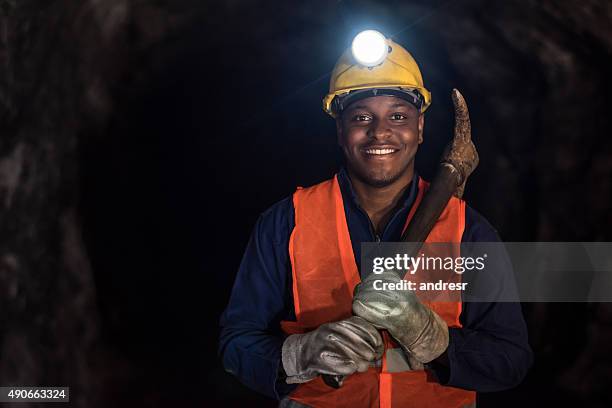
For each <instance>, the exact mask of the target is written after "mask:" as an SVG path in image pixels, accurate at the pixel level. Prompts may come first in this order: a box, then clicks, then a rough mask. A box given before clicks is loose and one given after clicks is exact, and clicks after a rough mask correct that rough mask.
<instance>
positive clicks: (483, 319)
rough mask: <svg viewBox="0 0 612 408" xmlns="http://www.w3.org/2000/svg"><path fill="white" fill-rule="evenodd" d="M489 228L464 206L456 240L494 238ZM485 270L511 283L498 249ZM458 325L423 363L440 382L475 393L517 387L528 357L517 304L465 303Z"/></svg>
mask: <svg viewBox="0 0 612 408" xmlns="http://www.w3.org/2000/svg"><path fill="white" fill-rule="evenodd" d="M499 241H500V239H499V236H498V234H497V232H496V231H495V229H493V227H491V225H490V224H489V223H488V222H487V221H486V220H485V219H484V217H482V216H481V215H480V214H478V213H477V212H476V211H474V210H473V209H471V208H469V207H467V209H466V230H465V233H464V234H463V239H462V242H464V243H465V242H499ZM502 255H503V256H496V257H489V260H493V259H495V262H496V263H495V265H488V266H487V269H488V270H491V271H494V272H495V273H496V278H497V279H499V283H500V285H514V283H513V281H512V280H513V279H514V278H513V275H512V266H511V264H510V262H509V259H508V258H507V255H506V254H505V253H504V254H502ZM462 306H463V307H462V312H461V316H460V321H461V324H462V326H463V327H461V328H450V329H449V346H448V349H447V351H446V353H444V354H443V355H442V356H440V357H439V358H438V359H437V360H435V361H434V362H432V363H430V364H429V365H428V367H429V368H430V369H433V370H434V372H435V373H436V374H437V376H438V378H439V380H440V382H441V383H442V384H445V385H450V386H454V387H459V388H464V389H471V390H476V391H479V392H491V391H500V390H504V389H508V388H512V387H515V386H517V385H518V384H519V383H520V382H521V381H522V380H523V378H524V377H525V375H526V374H527V370H528V369H529V367H530V366H531V364H532V361H533V355H532V351H531V348H530V347H529V343H528V338H527V326H526V324H525V321H524V319H523V314H522V311H521V305H520V303H501V302H500V303H481V302H474V303H466V302H464V303H463V305H462Z"/></svg>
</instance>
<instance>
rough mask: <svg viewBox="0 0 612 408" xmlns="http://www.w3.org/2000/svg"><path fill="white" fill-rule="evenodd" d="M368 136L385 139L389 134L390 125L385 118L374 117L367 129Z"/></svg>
mask: <svg viewBox="0 0 612 408" xmlns="http://www.w3.org/2000/svg"><path fill="white" fill-rule="evenodd" d="M368 136H369V137H370V138H371V139H379V140H383V139H386V138H388V137H390V136H391V127H390V126H389V124H388V123H387V121H386V120H381V119H374V120H373V121H372V124H371V126H370V129H368Z"/></svg>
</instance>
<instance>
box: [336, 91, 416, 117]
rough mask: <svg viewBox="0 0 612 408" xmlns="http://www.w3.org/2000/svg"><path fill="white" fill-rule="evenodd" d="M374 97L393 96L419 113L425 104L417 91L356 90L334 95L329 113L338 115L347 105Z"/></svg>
mask: <svg viewBox="0 0 612 408" xmlns="http://www.w3.org/2000/svg"><path fill="white" fill-rule="evenodd" d="M375 96H393V97H395V98H400V99H403V100H405V101H406V102H408V103H409V104H411V105H412V106H414V107H415V108H416V109H417V110H418V111H419V112H421V110H422V108H423V104H424V103H425V97H424V96H423V95H422V94H421V93H420V92H419V91H418V90H417V89H402V88H386V87H385V88H367V89H358V90H354V91H351V92H348V93H345V94H343V95H336V96H335V97H334V98H333V99H332V101H331V106H330V108H331V111H332V112H333V113H334V115H338V114H340V113H341V112H342V111H343V110H345V109H346V108H348V106H349V105H351V104H353V103H355V102H357V101H360V100H362V99H365V98H371V97H375Z"/></svg>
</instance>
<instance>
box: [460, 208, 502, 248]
mask: <svg viewBox="0 0 612 408" xmlns="http://www.w3.org/2000/svg"><path fill="white" fill-rule="evenodd" d="M498 241H501V239H500V237H499V233H498V232H497V230H496V229H495V228H494V227H493V226H492V225H491V223H490V222H489V221H488V220H487V219H486V218H485V217H484V216H483V215H482V214H480V213H479V212H478V211H476V210H475V209H474V208H472V207H471V206H469V205H468V204H466V205H465V231H464V232H463V238H462V242H498Z"/></svg>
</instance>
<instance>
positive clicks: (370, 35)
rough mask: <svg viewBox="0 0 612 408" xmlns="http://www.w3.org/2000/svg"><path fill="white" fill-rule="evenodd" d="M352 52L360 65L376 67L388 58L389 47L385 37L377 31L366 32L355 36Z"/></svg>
mask: <svg viewBox="0 0 612 408" xmlns="http://www.w3.org/2000/svg"><path fill="white" fill-rule="evenodd" d="M351 51H352V52H353V57H354V58H355V60H356V61H357V62H358V63H359V64H361V65H364V66H366V67H375V66H376V65H378V64H380V63H381V62H383V61H384V60H385V58H386V57H387V53H388V47H387V43H386V41H385V36H384V35H382V34H381V33H379V32H378V31H376V30H365V31H362V32H360V33H359V34H357V35H356V36H355V38H354V39H353V44H352V46H351Z"/></svg>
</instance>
